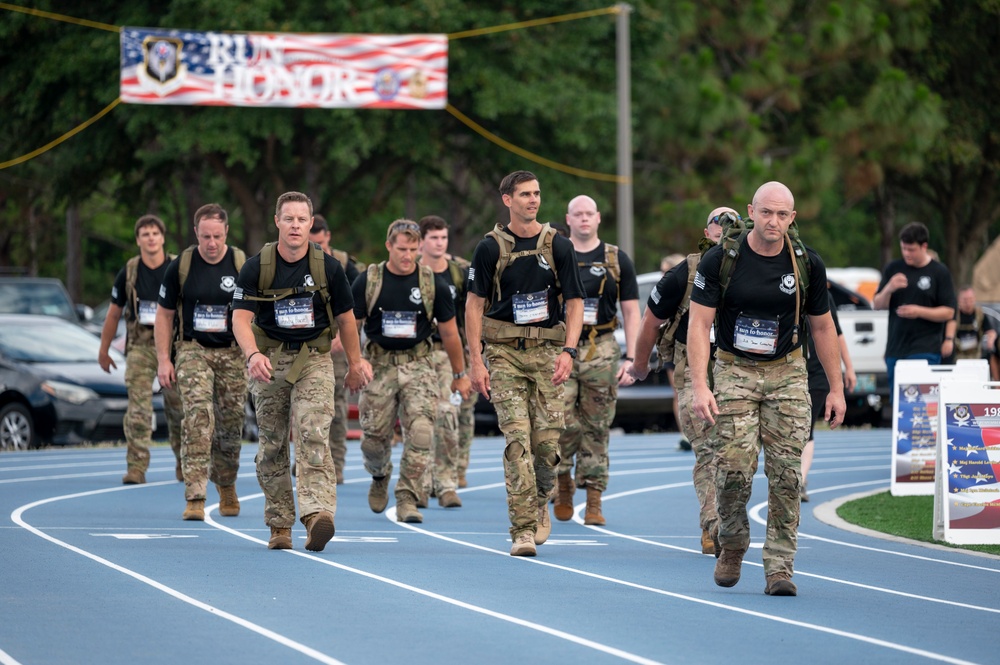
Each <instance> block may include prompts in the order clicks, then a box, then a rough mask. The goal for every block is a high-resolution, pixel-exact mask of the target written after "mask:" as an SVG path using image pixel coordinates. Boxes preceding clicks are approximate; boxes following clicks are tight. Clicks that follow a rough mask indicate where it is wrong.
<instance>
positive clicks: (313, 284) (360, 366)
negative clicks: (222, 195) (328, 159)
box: [232, 192, 371, 552]
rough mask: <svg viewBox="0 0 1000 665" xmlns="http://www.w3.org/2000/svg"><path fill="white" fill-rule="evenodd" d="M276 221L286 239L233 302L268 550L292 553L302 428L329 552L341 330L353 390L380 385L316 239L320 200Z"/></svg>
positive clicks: (339, 272)
mask: <svg viewBox="0 0 1000 665" xmlns="http://www.w3.org/2000/svg"><path fill="white" fill-rule="evenodd" d="M274 224H275V226H276V227H277V228H278V241H277V242H276V243H268V244H266V245H265V246H264V247H263V248H262V249H261V251H260V253H259V254H257V256H254V257H252V258H251V259H249V260H248V261H247V262H246V265H244V266H243V269H242V270H241V271H240V275H239V280H238V282H237V285H236V290H235V292H234V293H233V300H232V302H233V331H234V333H235V335H236V340H237V341H238V342H239V345H240V348H241V349H242V351H243V357H244V358H245V361H246V367H247V371H248V373H249V377H250V382H249V383H250V392H251V394H252V395H253V399H254V406H255V407H256V411H257V424H258V426H259V427H260V449H259V450H258V452H257V460H256V461H257V482H258V483H259V484H260V488H261V490H263V492H264V523H265V524H267V525H268V527H270V529H271V538H270V540H269V541H268V543H267V547H268V549H272V550H273V549H292V525H293V524H294V523H295V498H294V496H293V493H292V475H291V469H290V466H291V465H290V464H289V433H290V431H291V428H292V427H294V428H295V433H296V440H295V459H296V464H295V467H296V478H297V480H298V483H297V487H296V490H297V494H298V500H299V515H300V516H301V517H300V519H301V521H302V524H303V525H305V527H306V543H305V548H306V549H307V550H310V551H313V552H320V551H322V550H323V548H324V547H326V544H327V543H328V542H330V539H331V538H333V534H334V530H335V528H334V517H335V514H336V511H337V470H336V467H335V466H334V463H333V456H332V455H331V453H330V447H329V437H330V423H331V421H332V420H333V413H334V400H333V394H334V380H335V379H334V372H333V360H332V358H331V357H330V343H331V340H332V339H333V334H334V333H333V326H334V325H336V326H337V327H339V329H340V335H341V339H342V340H343V347H344V353H345V354H346V355H347V362H348V371H347V377H346V379H345V382H346V384H347V387H348V388H349V389H350V390H353V391H357V390H360V389H361V388H362V387H363V386H364V385H365V384H366V383H367V382H368V381H369V380H370V379H371V367H370V366H369V365H368V363H367V362H365V361H364V360H363V359H362V358H361V347H360V343H359V341H358V330H357V324H356V322H355V320H354V312H353V308H354V300H353V298H352V297H351V291H350V287H349V286H348V284H347V278H346V277H345V276H344V268H343V266H341V265H340V263H339V262H338V261H337V260H336V259H334V258H333V257H332V256H329V255H327V254H325V253H323V251H322V250H321V249H320V248H319V247H318V246H317V245H313V244H312V243H310V242H309V229H310V228H311V227H312V224H313V207H312V201H311V200H310V199H309V197H308V196H306V195H305V194H302V193H300V192H286V193H284V194H282V195H281V196H279V197H278V201H277V203H276V204H275V210H274ZM293 404H294V406H295V408H294V409H293V408H292V405H293ZM293 418H294V420H295V422H294V423H292V419H293Z"/></svg>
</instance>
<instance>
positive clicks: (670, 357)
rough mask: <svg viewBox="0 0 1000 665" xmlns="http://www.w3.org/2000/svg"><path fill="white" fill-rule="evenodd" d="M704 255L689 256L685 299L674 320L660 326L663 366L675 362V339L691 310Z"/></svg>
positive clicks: (658, 340)
mask: <svg viewBox="0 0 1000 665" xmlns="http://www.w3.org/2000/svg"><path fill="white" fill-rule="evenodd" d="M702 254H703V252H695V253H693V254H688V255H687V258H686V259H685V260H686V261H687V267H688V277H687V286H685V287H684V297H683V298H681V304H680V305H678V306H677V311H676V312H675V313H674V316H673V318H671V319H670V320H669V321H664V322H663V325H661V326H660V330H659V335H658V337H657V338H656V353H657V355H658V356H659V357H660V363H661V364H662V363H669V362H674V347H675V346H676V340H675V339H674V338H675V337H676V335H677V329H678V328H679V327H680V324H681V320H683V319H684V316H685V315H686V314H687V313H688V310H689V309H691V291H692V289H693V288H694V277H695V275H696V274H697V272H698V264H699V263H701V257H702Z"/></svg>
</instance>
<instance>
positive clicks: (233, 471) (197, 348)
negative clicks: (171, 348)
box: [175, 342, 247, 501]
mask: <svg viewBox="0 0 1000 665" xmlns="http://www.w3.org/2000/svg"><path fill="white" fill-rule="evenodd" d="M175 368H176V372H177V387H178V388H179V389H180V393H181V403H182V404H183V405H184V420H183V427H182V430H183V434H182V437H181V465H182V467H183V470H184V498H185V499H187V500H188V501H196V500H199V499H201V500H203V499H205V489H206V486H207V485H208V481H209V480H211V481H212V482H213V483H216V484H217V485H223V486H226V485H233V484H235V483H236V475H237V474H238V473H239V470H240V447H241V446H242V437H243V405H244V403H245V402H246V380H247V375H246V369H245V368H244V366H243V353H242V352H241V351H240V348H239V347H238V346H235V345H234V346H233V347H232V348H227V349H207V348H205V347H203V346H201V345H200V344H198V342H178V344H177V361H176V363H175Z"/></svg>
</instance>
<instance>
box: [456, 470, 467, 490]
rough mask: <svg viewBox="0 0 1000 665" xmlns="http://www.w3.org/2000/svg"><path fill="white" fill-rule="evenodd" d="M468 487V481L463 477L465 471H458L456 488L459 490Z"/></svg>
mask: <svg viewBox="0 0 1000 665" xmlns="http://www.w3.org/2000/svg"><path fill="white" fill-rule="evenodd" d="M468 486H469V481H468V479H467V478H466V477H465V470H464V469H459V470H458V488H459V489H465V488H466V487H468Z"/></svg>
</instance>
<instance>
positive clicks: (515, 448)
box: [503, 441, 525, 462]
mask: <svg viewBox="0 0 1000 665" xmlns="http://www.w3.org/2000/svg"><path fill="white" fill-rule="evenodd" d="M524 453H525V450H524V446H522V445H521V444H520V443H517V442H516V441H515V442H514V443H510V444H508V445H507V447H506V448H505V449H504V451H503V456H504V458H505V459H506V460H507V461H508V462H513V461H514V460H517V459H519V458H521V457H524Z"/></svg>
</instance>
